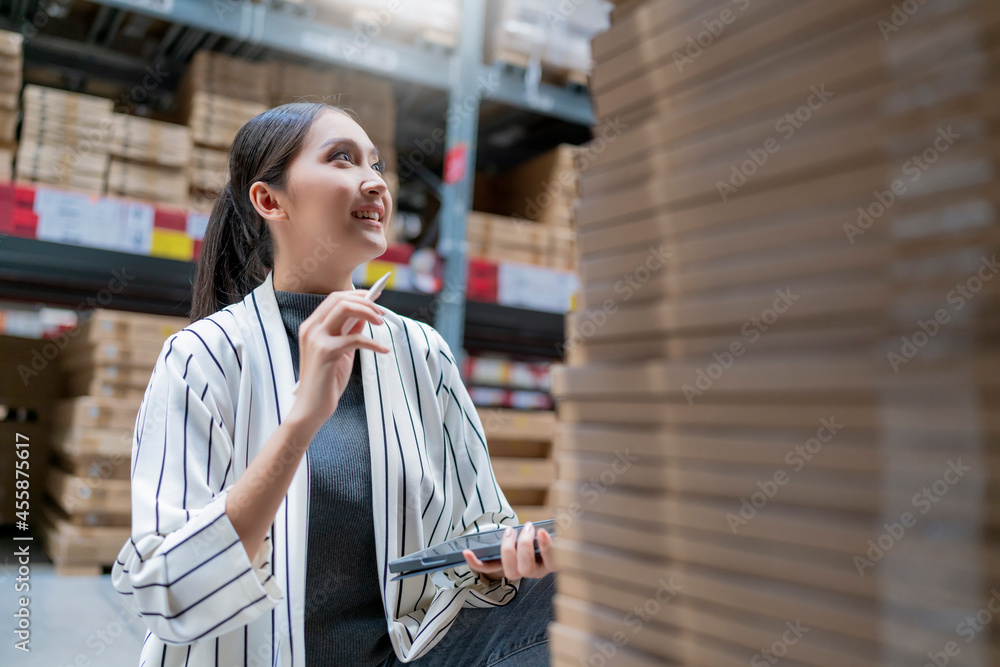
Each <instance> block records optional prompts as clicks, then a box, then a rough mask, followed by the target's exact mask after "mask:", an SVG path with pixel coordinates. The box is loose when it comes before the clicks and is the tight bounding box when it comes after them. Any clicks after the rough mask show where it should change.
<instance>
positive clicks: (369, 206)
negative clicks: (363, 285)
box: [251, 110, 392, 292]
mask: <svg viewBox="0 0 1000 667" xmlns="http://www.w3.org/2000/svg"><path fill="white" fill-rule="evenodd" d="M381 169H382V162H381V161H380V160H379V156H378V151H377V150H376V148H375V146H374V145H372V142H371V140H370V139H369V138H368V135H367V134H366V133H365V131H364V130H363V129H362V128H361V126H360V125H358V124H357V123H356V122H354V121H353V120H352V119H351V118H350V117H348V116H347V115H346V114H343V113H340V112H338V111H332V110H331V111H325V112H323V113H321V114H320V115H319V117H317V118H316V120H315V121H313V124H312V127H310V129H309V131H308V132H307V133H306V137H305V139H304V141H303V143H302V147H301V149H300V151H299V152H298V154H297V155H296V156H295V157H294V158H293V159H292V161H291V163H290V164H289V171H288V180H287V187H286V189H285V191H284V192H276V193H274V197H275V199H276V200H277V203H278V204H279V205H280V209H281V213H280V214H279V215H278V216H277V217H273V218H270V219H271V231H272V234H273V235H274V238H275V245H276V248H275V264H278V263H279V262H283V263H284V264H285V267H283V273H285V275H286V276H287V275H293V276H299V277H301V278H303V279H304V280H302V283H300V285H299V289H302V285H305V286H306V287H310V288H313V289H316V291H317V292H322V291H325V289H330V288H332V289H349V288H350V273H351V271H352V270H353V269H354V268H355V267H356V266H358V265H360V264H363V263H364V262H367V261H369V260H371V259H374V258H376V257H378V256H380V255H381V254H382V253H384V252H385V249H386V239H385V225H386V224H387V223H388V220H389V216H390V214H391V213H392V197H391V196H390V194H389V188H388V187H387V186H386V183H385V181H384V180H383V178H382V173H381ZM251 193H252V194H251V198H254V195H253V189H251ZM258 210H259V207H258ZM269 217H270V216H269ZM310 258H312V259H310ZM293 265H297V266H293ZM276 268H278V267H276ZM308 273H315V274H319V275H313V276H307V275H304V274H308ZM345 275H346V278H345ZM331 282H332V283H334V284H333V285H331ZM344 282H346V285H344V284H343V283H344ZM320 287H325V289H319V288H320ZM303 291H309V290H303Z"/></svg>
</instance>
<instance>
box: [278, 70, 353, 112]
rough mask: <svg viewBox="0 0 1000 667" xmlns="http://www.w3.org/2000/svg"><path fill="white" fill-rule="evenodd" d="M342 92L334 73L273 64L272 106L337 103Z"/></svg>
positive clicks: (338, 79)
mask: <svg viewBox="0 0 1000 667" xmlns="http://www.w3.org/2000/svg"><path fill="white" fill-rule="evenodd" d="M341 92H342V91H341V84H340V78H339V77H338V76H337V72H335V71H334V70H330V69H325V70H321V69H316V68H314V67H306V66H304V65H294V64H292V63H283V62H273V63H271V92H270V104H271V106H272V107H276V106H279V105H282V104H288V103H289V102H328V103H329V104H337V103H338V101H337V98H338V96H339V94H340V93H341Z"/></svg>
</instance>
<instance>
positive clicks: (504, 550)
mask: <svg viewBox="0 0 1000 667" xmlns="http://www.w3.org/2000/svg"><path fill="white" fill-rule="evenodd" d="M536 532H537V534H538V551H539V552H540V553H539V554H538V555H536V554H535V534H536ZM515 540H516V543H515ZM462 555H464V556H465V562H466V563H468V564H469V567H470V568H471V569H472V570H473V571H474V572H479V573H481V574H483V575H484V576H485V577H486V578H487V579H490V580H491V581H499V580H500V577H501V576H505V577H507V578H508V579H510V580H514V579H521V578H522V577H527V578H529V579H541V578H542V577H544V576H545V575H547V574H549V573H550V572H555V571H556V565H555V558H554V557H553V555H552V536H551V535H549V533H548V531H546V530H545V529H544V528H542V529H541V530H539V531H536V530H535V525H534V524H533V523H531V522H530V521H528V522H526V523H525V524H524V528H522V529H521V532H520V534H519V535H517V536H516V537H515V534H514V529H513V528H511V527H510V526H508V527H507V530H506V531H505V532H504V536H503V540H502V541H501V542H500V560H499V561H496V560H490V561H486V562H483V561H481V560H479V559H478V558H476V556H475V554H473V553H472V550H471V549H466V550H465V551H463V552H462Z"/></svg>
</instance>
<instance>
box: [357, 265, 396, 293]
mask: <svg viewBox="0 0 1000 667" xmlns="http://www.w3.org/2000/svg"><path fill="white" fill-rule="evenodd" d="M396 269H397V266H396V264H394V263H392V262H382V261H379V260H377V259H373V260H372V261H370V262H368V264H367V265H366V266H365V284H366V286H369V287H370V286H371V285H374V284H375V281H377V280H378V279H379V278H381V277H382V276H384V275H385V274H386V273H388V272H389V271H392V275H391V276H389V280H388V282H386V284H385V289H393V288H394V287H395V286H396V278H397V276H398V274H399V271H398V270H396Z"/></svg>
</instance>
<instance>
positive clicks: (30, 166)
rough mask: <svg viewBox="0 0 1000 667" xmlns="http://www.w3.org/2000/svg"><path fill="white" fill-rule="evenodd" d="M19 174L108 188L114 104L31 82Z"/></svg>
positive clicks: (19, 151) (73, 186)
mask: <svg viewBox="0 0 1000 667" xmlns="http://www.w3.org/2000/svg"><path fill="white" fill-rule="evenodd" d="M23 106H24V119H23V121H22V125H21V140H20V144H19V145H18V149H17V161H16V165H15V178H16V179H18V180H24V181H33V182H37V183H50V184H53V185H59V186H61V187H65V188H69V189H74V190H83V191H87V192H96V193H102V192H104V179H105V176H106V174H107V170H108V152H109V147H110V139H111V128H112V120H111V119H112V108H113V102H112V101H111V100H108V99H104V98H100V97H94V96H92V95H82V94H80V93H71V92H68V91H64V90H57V89H55V88H45V87H43V86H36V85H34V84H29V85H27V86H25V87H24V95H23Z"/></svg>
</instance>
